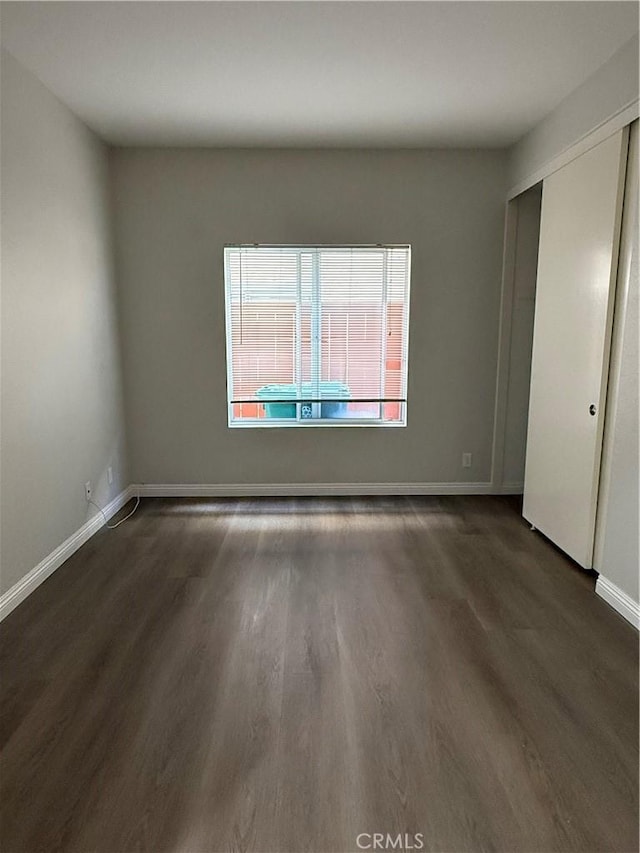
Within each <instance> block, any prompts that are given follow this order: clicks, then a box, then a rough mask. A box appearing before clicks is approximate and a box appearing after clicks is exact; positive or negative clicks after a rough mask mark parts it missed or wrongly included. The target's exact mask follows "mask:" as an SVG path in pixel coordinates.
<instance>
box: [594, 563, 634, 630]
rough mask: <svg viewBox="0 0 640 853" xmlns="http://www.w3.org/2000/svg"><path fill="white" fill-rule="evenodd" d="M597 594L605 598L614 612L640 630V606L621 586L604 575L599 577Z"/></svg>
mask: <svg viewBox="0 0 640 853" xmlns="http://www.w3.org/2000/svg"><path fill="white" fill-rule="evenodd" d="M596 592H597V594H598V595H599V596H600V598H604V600H605V601H606V602H607V604H610V605H611V607H613V608H614V610H617V611H618V613H619V614H620V615H621V616H624V618H625V619H626V620H627V622H631V624H632V625H633V626H634V627H635V628H638V629H640V604H639V603H638V602H637V601H634V600H633V598H631V596H630V595H627V593H626V592H623V590H621V589H620V587H619V586H616V585H615V584H614V583H612V582H611V581H610V580H609V579H608V578H605V577H604V576H603V575H599V576H598V580H597V581H596Z"/></svg>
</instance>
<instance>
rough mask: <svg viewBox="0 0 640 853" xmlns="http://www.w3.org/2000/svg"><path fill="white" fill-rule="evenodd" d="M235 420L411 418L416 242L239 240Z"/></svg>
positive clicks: (231, 389) (233, 291)
mask: <svg viewBox="0 0 640 853" xmlns="http://www.w3.org/2000/svg"><path fill="white" fill-rule="evenodd" d="M224 264H225V268H224V273H225V297H226V331H227V395H228V411H229V426H265V427H267V426H337V425H357V424H360V425H362V424H366V425H376V426H404V425H405V423H406V416H407V399H406V398H407V394H406V387H407V332H408V325H409V272H410V247H409V246H229V247H227V248H225V254H224Z"/></svg>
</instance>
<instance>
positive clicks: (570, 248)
mask: <svg viewBox="0 0 640 853" xmlns="http://www.w3.org/2000/svg"><path fill="white" fill-rule="evenodd" d="M627 136H628V131H627V130H626V129H625V130H622V131H620V132H618V133H617V134H615V135H614V136H612V137H610V138H609V139H606V140H605V141H604V142H602V143H600V144H599V145H597V146H596V147H595V148H592V149H591V150H590V151H587V153H586V154H583V155H581V156H580V157H578V158H576V159H575V160H573V161H572V162H571V163H569V164H568V165H566V166H564V167H563V168H562V169H560V170H558V171H557V172H555V173H554V174H553V175H551V176H550V177H549V178H547V179H545V181H544V183H543V188H542V213H541V222H540V250H539V255H538V280H537V288H536V309H535V326H534V334H533V356H532V366H531V396H530V401H529V425H528V432H527V458H526V468H525V484H524V507H523V515H524V517H525V518H526V519H527V520H528V521H529V522H531V524H533V525H534V526H535V527H536V528H538V530H540V531H541V532H542V533H544V534H545V535H546V536H548V537H549V539H551V540H552V541H553V542H555V543H556V544H557V545H558V546H559V547H560V548H562V550H563V551H565V552H566V553H567V554H569V555H570V556H571V557H573V559H574V560H576V561H577V562H578V563H579V564H580V565H581V566H584V567H585V568H590V567H591V565H592V557H593V541H594V530H595V518H596V502H597V494H598V479H599V470H600V455H601V448H602V432H603V425H604V405H605V397H606V384H607V370H608V364H609V348H610V339H611V321H612V312H613V297H614V291H615V279H616V268H617V259H618V243H619V234H620V219H621V212H622V197H623V188H624V172H625V163H626V151H627Z"/></svg>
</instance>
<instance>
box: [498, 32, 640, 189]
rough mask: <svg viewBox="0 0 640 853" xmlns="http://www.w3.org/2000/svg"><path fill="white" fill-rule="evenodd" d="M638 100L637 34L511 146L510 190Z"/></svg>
mask: <svg viewBox="0 0 640 853" xmlns="http://www.w3.org/2000/svg"><path fill="white" fill-rule="evenodd" d="M637 100H638V36H637V34H636V35H635V36H633V37H632V38H631V39H630V41H628V42H627V44H626V45H624V46H623V47H622V48H621V49H620V50H619V51H618V52H617V53H616V54H614V56H613V57H612V58H611V59H610V60H609V61H608V62H606V63H605V64H604V65H603V66H602V67H601V68H599V69H598V71H596V73H595V74H593V75H592V76H591V77H589V78H588V79H587V80H585V82H584V83H583V84H582V85H581V86H579V87H578V88H577V89H575V90H574V91H573V92H572V93H571V94H570V95H569V96H568V97H567V98H565V99H564V101H562V103H561V104H559V105H558V107H556V109H555V110H553V112H551V113H550V114H549V115H548V116H547V117H546V118H545V119H544V120H543V121H541V122H540V123H539V124H537V125H536V126H535V127H534V128H533V130H531V131H530V132H529V133H528V134H527V135H526V136H525V137H523V139H521V140H520V142H519V143H518V144H517V145H514V146H513V148H512V149H511V150H510V152H509V170H508V183H509V186H510V187H514V186H516V185H518V184H519V183H521V182H522V181H526V180H527V179H528V178H529V176H530V175H532V174H533V173H535V172H536V170H538V169H540V168H541V167H543V166H544V165H545V164H546V163H548V162H549V161H550V160H551V159H552V158H553V157H556V156H557V155H558V154H561V153H562V152H563V151H565V150H566V149H567V148H569V147H570V146H571V145H573V144H575V143H576V142H578V140H580V139H582V137H584V136H586V135H587V134H588V133H590V132H591V131H593V130H595V128H597V127H598V126H599V125H601V124H602V123H603V122H605V121H606V120H607V119H609V118H611V117H612V116H614V115H616V114H617V113H619V112H620V111H621V110H623V109H624V108H625V107H627V106H629V105H630V104H633V103H634V101H635V102H637ZM636 116H637V112H636ZM629 120H631V119H629ZM540 177H541V176H540ZM536 180H538V178H536Z"/></svg>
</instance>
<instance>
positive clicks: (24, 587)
mask: <svg viewBox="0 0 640 853" xmlns="http://www.w3.org/2000/svg"><path fill="white" fill-rule="evenodd" d="M135 494H136V492H135V489H134V487H133V486H128V487H127V488H126V489H124V491H122V492H120V494H119V495H117V496H116V497H115V498H114V499H113V500H112V501H111V502H110V503H108V504H107V506H105V507H104V508H103V512H104V514H105V516H106V517H107V519H109V518H111V517H112V516H114V515H115V514H116V513H117V512H118V511H119V510H121V509H122V507H123V506H124V505H125V504H126V503H127V501H129V500H130V499H131V498H132V497H133V496H134V495H135ZM104 524H105V520H104V518H103V516H102V513H100V512H96V514H95V515H93V516H92V517H91V518H90V519H89V520H88V521H86V522H85V523H84V524H83V525H82V527H79V528H78V529H77V530H76V531H75V533H72V534H71V536H69V538H68V539H65V540H64V542H63V543H62V544H61V545H58V547H57V548H55V549H54V550H53V551H52V552H51V553H50V554H48V555H47V556H46V557H45V558H44V560H41V561H40V562H39V563H38V565H37V566H34V568H33V569H31V571H30V572H28V573H27V574H26V575H25V576H24V577H22V578H20V580H19V581H18V583H16V584H14V585H13V586H12V587H11V589H8V590H7V591H6V592H5V593H4V594H3V595H0V621H2V620H3V619H4V618H5V616H8V615H9V613H11V611H12V610H14V609H15V608H16V607H17V606H18V605H19V604H20V603H21V602H22V601H24V600H25V598H26V597H27V596H28V595H30V594H31V593H32V592H33V591H34V589H36V588H37V587H39V586H40V584H41V583H42V582H43V581H45V580H46V579H47V578H48V577H49V575H51V574H53V572H55V570H56V569H58V568H60V566H61V565H62V564H63V563H64V561H65V560H68V559H69V557H70V556H71V555H72V554H75V552H76V551H77V550H78V548H80V547H81V546H82V545H84V543H85V542H86V541H87V540H88V539H90V538H91V537H92V536H93V534H94V533H97V532H98V530H100V528H101V527H103V526H104Z"/></svg>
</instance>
